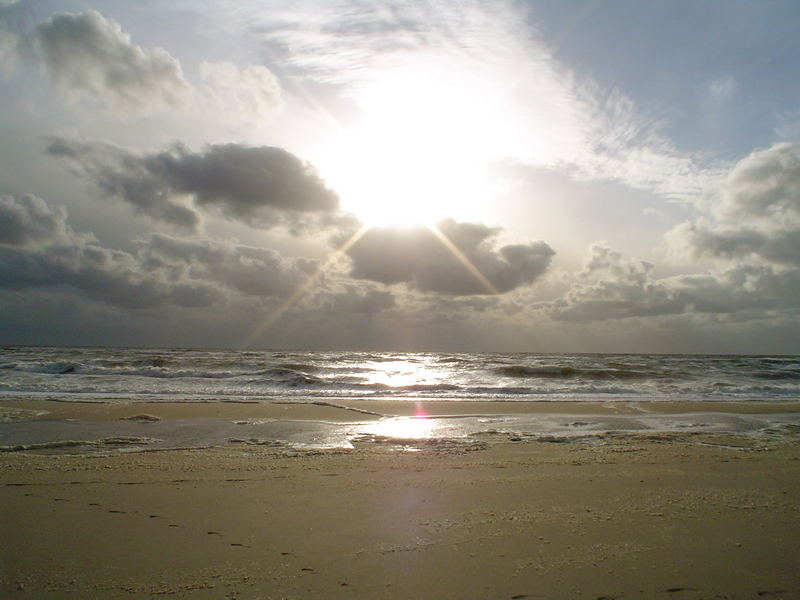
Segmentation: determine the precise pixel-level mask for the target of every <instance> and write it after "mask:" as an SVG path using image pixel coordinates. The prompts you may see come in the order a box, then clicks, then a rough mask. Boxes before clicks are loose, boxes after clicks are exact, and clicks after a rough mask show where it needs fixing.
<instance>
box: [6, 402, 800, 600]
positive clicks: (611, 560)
mask: <svg viewBox="0 0 800 600" xmlns="http://www.w3.org/2000/svg"><path fill="white" fill-rule="evenodd" d="M56 404H57V405H58V407H55V409H56V410H60V411H66V413H65V414H69V415H72V416H71V417H69V418H75V415H76V414H77V413H76V412H74V411H78V412H81V411H83V412H82V414H81V418H85V419H92V418H93V419H111V418H113V419H120V418H123V417H126V416H127V417H129V416H135V415H139V414H149V415H153V416H157V417H158V418H161V419H169V418H176V416H181V415H184V416H185V413H186V411H187V410H188V411H195V410H200V411H209V412H208V414H209V415H214V416H230V417H232V418H240V417H242V416H262V415H263V412H264V411H267V412H270V411H284V410H285V409H286V406H290V408H289V409H288V410H290V411H291V414H292V415H293V416H297V415H298V414H301V415H302V414H307V415H311V416H310V417H308V418H311V417H316V416H318V413H317V412H315V411H316V410H317V409H319V410H323V411H327V412H329V413H330V415H329V416H330V417H331V418H333V415H334V414H340V413H341V412H342V410H341V409H335V408H332V407H324V406H318V407H316V409H314V408H309V407H299V408H298V407H296V406H291V405H276V406H271V407H263V406H262V407H261V408H259V407H258V406H255V407H253V406H252V405H218V404H210V405H203V406H201V407H200V408H198V407H196V406H195V407H192V408H185V407H175V406H169V407H167V406H156V405H153V404H150V405H145V406H142V405H136V406H123V407H110V406H107V405H101V406H86V405H82V406H80V407H75V406H69V405H66V406H62V404H61V403H46V405H45V406H46V407H47V410H50V409H54V406H53V405H56ZM448 404H450V405H449V406H447V407H444V408H443V409H442V411H444V409H445V408H446V413H449V414H453V412H454V411H456V410H462V408H463V407H460V406H459V407H457V406H455V405H453V404H452V403H448ZM23 405H24V406H25V407H26V408H29V409H31V410H33V409H35V408H36V405H35V403H34V404H28V403H20V404H16V405H15V406H23ZM232 406H233V408H231V407H232ZM381 406H382V408H383V411H384V412H385V409H386V406H385V405H381ZM361 408H365V407H364V406H361ZM367 408H368V407H367ZM540 408H541V407H537V408H535V409H533V410H539V409H540ZM596 408H597V407H596ZM750 408H751V407H748V409H747V410H749V409H750ZM468 409H470V412H472V410H473V409H474V407H468V408H463V410H465V411H466V410H468ZM518 409H519V407H515V410H518ZM597 409H598V410H620V411H625V410H632V409H631V407H630V406H628V407H627V408H626V407H625V406H617V407H612V406H607V407H605V408H602V409H600V408H597ZM426 410H427V411H428V413H429V414H430V413H434V412H436V410H439V409H438V408H436V407H435V406H433V405H428V406H427V407H426ZM698 410H699V409H698ZM706 410H707V408H706ZM727 410H730V411H733V412H736V406H734V405H730V406H728V407H727ZM785 410H786V407H785V406H784V407H782V411H783V412H785ZM215 411H216V412H215ZM303 411H307V412H306V413H303ZM376 412H377V411H376ZM584 412H585V411H584ZM192 414H193V415H196V413H194V412H192ZM51 415H52V413H51ZM63 416H64V415H61V417H63ZM148 426H149V425H147V424H146V423H143V424H142V427H143V428H146V427H148ZM0 494H1V495H0V504H1V505H2V517H0V523H1V526H2V530H1V531H0V535H2V539H3V545H2V551H1V552H2V554H0V556H1V560H2V563H1V565H0V566H1V567H2V568H1V569H0V597H3V598H20V599H24V598H37V599H38V598H58V599H63V598H198V599H200V598H203V599H205V598H209V599H211V598H213V599H222V598H231V599H233V598H236V599H250V598H252V599H256V598H258V599H267V598H275V599H278V598H292V599H295V598H296V599H301V598H321V599H328V598H332V599H337V598H370V599H372V598H387V599H389V598H398V599H400V598H402V599H407V598H431V599H441V598H453V599H472V598H475V599H482V598H491V599H495V598H500V599H504V598H507V599H512V598H517V599H521V598H530V599H539V598H544V599H550V598H552V599H562V598H588V599H592V600H598V599H600V598H617V599H623V598H624V599H629V598H642V599H646V598H656V599H658V598H674V599H678V600H684V599H685V600H691V599H701V598H702V599H714V598H730V599H739V598H767V599H777V598H800V569H798V566H800V562H798V556H800V500H798V499H799V498H800V439H798V437H796V436H789V437H785V438H783V439H779V438H774V439H769V440H766V439H756V438H750V437H743V436H728V435H688V434H686V435H676V434H648V435H638V436H637V435H613V436H607V437H606V438H604V439H603V440H602V443H601V444H597V445H589V444H585V443H570V444H568V443H548V442H543V441H535V440H533V439H530V440H526V439H523V440H521V441H512V439H510V438H509V437H508V436H501V435H485V436H481V437H480V438H478V439H473V440H471V442H470V443H469V444H441V443H426V442H424V441H421V442H409V443H407V444H406V445H405V446H398V445H396V444H390V443H375V442H364V443H359V444H357V447H356V448H355V449H353V450H331V451H307V452H303V451H297V450H293V449H291V448H286V447H272V446H249V445H245V444H232V445H228V446H225V447H221V448H206V449H200V450H170V451H158V452H140V453H130V452H112V453H107V454H97V453H94V454H88V455H71V454H40V453H36V452H7V453H3V454H0Z"/></svg>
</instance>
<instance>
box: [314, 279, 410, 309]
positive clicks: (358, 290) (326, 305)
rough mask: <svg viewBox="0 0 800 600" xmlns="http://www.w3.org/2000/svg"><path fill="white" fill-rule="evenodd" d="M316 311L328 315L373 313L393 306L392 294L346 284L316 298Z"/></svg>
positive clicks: (395, 302)
mask: <svg viewBox="0 0 800 600" xmlns="http://www.w3.org/2000/svg"><path fill="white" fill-rule="evenodd" d="M318 301H319V307H318V309H317V311H316V312H323V313H325V314H328V315H375V314H378V313H380V312H382V311H384V310H388V309H390V308H394V307H395V306H396V305H397V301H396V299H395V297H394V294H392V293H391V292H387V291H386V290H377V289H373V288H367V289H363V286H354V285H346V286H344V290H343V291H339V292H328V293H324V294H323V295H321V296H320V298H319V299H318Z"/></svg>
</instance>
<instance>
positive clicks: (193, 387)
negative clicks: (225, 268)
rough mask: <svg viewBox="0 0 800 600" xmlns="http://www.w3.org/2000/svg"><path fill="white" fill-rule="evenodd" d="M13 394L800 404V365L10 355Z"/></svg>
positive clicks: (575, 358)
mask: <svg viewBox="0 0 800 600" xmlns="http://www.w3.org/2000/svg"><path fill="white" fill-rule="evenodd" d="M2 395H6V396H7V395H13V396H26V395H30V396H44V397H47V398H54V399H58V400H61V401H81V402H87V401H104V402H113V401H124V402H137V401H146V402H153V401H170V402H174V401H202V400H215V401H236V400H245V401H250V400H252V401H257V400H259V399H265V400H268V399H274V398H294V399H343V398H373V399H379V398H388V399H393V400H402V399H408V400H418V399H420V398H429V399H436V400H460V401H471V400H488V401H498V400H502V401H519V402H526V401H537V402H542V401H548V400H558V401H562V402H563V401H583V402H597V401H603V402H604V401H609V400H642V401H687V400H688V401H704V402H714V401H720V400H722V401H747V402H761V401H772V402H775V401H783V400H788V401H797V400H798V399H800V357H798V356H731V355H659V354H528V353H508V354H505V353H491V354H482V353H473V354H460V353H446V352H413V353H403V352H341V351H273V350H263V351H256V350H202V349H163V348H62V347H22V346H19V347H15V346H6V347H3V348H1V349H0V396H2Z"/></svg>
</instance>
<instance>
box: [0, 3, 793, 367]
mask: <svg viewBox="0 0 800 600" xmlns="http://www.w3.org/2000/svg"><path fill="white" fill-rule="evenodd" d="M409 5H411V6H409ZM799 20H800V7H798V5H797V3H795V2H792V1H785V2H781V1H774V2H766V1H765V2H725V3H721V2H711V1H708V2H704V1H669V2H666V1H665V2H639V1H636V0H630V1H628V0H615V1H606V2H604V1H600V0H594V1H588V0H587V1H578V0H576V1H574V2H563V1H560V0H558V1H556V0H543V1H535V0H532V1H529V2H496V3H486V2H478V1H475V2H457V3H456V2H437V1H432V2H426V3H401V2H375V1H371V2H332V1H322V0H319V1H302V0H300V1H271V0H263V1H253V2H246V3H244V2H233V1H229V0H211V1H209V2H204V3H203V4H202V7H199V6H198V5H197V3H194V2H180V1H177V2H175V1H173V2H147V3H139V2H123V1H121V0H119V1H118V0H104V1H103V2H96V3H92V2H85V1H83V0H27V1H24V0H23V1H19V2H8V1H5V2H2V3H0V106H2V108H3V110H2V111H0V145H1V146H2V147H0V343H62V344H138V345H170V346H175V345H179V346H184V345H213V346H241V345H249V346H256V347H308V348H329V347H332V348H376V349H405V350H415V349H444V350H455V351H458V350H464V351H472V350H531V351H599V352H603V351H631V352H637V351H654V352H743V353H746V352H752V353H756V352H765V353H772V352H790V353H795V352H799V351H800V342H798V340H800V322H799V321H798V308H800V146H798V145H796V144H795V142H797V141H798V139H800V104H798V98H800V80H798V78H797V76H796V70H797V65H798V64H800V44H799V43H798V42H797V40H796V38H797V35H796V23H797V22H798V21H799Z"/></svg>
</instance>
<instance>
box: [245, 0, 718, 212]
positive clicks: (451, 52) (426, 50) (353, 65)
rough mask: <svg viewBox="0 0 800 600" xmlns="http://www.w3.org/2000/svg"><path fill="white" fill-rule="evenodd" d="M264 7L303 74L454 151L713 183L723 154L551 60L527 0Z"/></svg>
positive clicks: (645, 182)
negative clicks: (698, 146)
mask: <svg viewBox="0 0 800 600" xmlns="http://www.w3.org/2000/svg"><path fill="white" fill-rule="evenodd" d="M261 8H262V7H253V8H250V9H249V11H250V13H249V14H248V15H247V17H248V20H249V22H250V25H251V27H252V30H253V31H254V33H256V35H259V36H260V37H261V39H262V40H263V41H264V43H265V45H267V46H268V51H269V52H270V53H271V54H272V55H276V56H280V57H281V58H282V59H283V60H284V62H285V63H286V65H287V70H288V72H290V73H291V74H292V75H293V76H294V77H296V78H297V80H298V81H301V82H303V81H306V82H311V85H310V86H309V88H310V89H316V90H320V89H322V90H324V89H325V87H326V86H330V87H331V89H334V90H335V93H336V95H337V97H338V98H342V97H344V98H346V99H348V100H350V101H352V102H353V103H354V104H355V105H356V106H357V107H358V109H360V110H361V111H362V114H363V115H365V118H367V119H370V118H374V117H375V113H378V116H379V118H384V117H388V118H389V121H390V122H395V123H396V122H398V121H402V122H407V123H408V124H409V127H411V128H412V129H414V130H415V131H411V132H407V135H408V136H409V137H410V138H424V139H425V140H426V145H427V146H426V147H430V146H431V145H435V144H437V143H440V144H442V145H445V146H448V144H449V147H450V148H451V149H452V147H453V145H454V144H453V142H452V140H453V139H454V137H457V136H461V135H463V136H464V140H465V141H464V143H463V144H460V147H459V152H460V154H462V156H461V158H462V161H463V158H464V157H469V159H470V160H471V161H473V162H474V163H478V164H480V165H481V166H483V165H485V164H488V163H493V162H497V161H510V162H517V163H519V164H521V165H527V166H530V167H532V168H552V169H558V170H561V171H564V172H566V173H569V174H570V175H571V176H573V177H575V178H576V179H579V180H594V179H601V180H602V179H607V180H614V181H620V182H622V183H624V184H627V185H629V186H631V187H634V188H638V189H645V190H648V191H654V192H656V193H658V194H660V195H663V196H665V197H668V198H672V199H680V200H682V201H687V200H691V199H701V198H704V197H705V196H706V195H707V194H708V193H709V192H710V191H711V190H712V189H713V188H714V186H716V185H717V184H718V181H719V177H720V174H721V173H720V170H719V168H718V165H715V164H712V163H711V162H710V161H709V160H708V157H706V156H703V155H700V154H692V153H688V152H684V151H682V150H681V149H679V148H677V147H676V146H675V145H674V144H673V143H672V142H671V141H670V139H669V138H668V137H667V136H666V135H664V134H663V133H662V132H663V131H664V130H666V128H667V126H668V125H669V124H668V123H667V121H666V120H664V119H663V118H662V116H661V114H656V113H655V111H652V112H648V111H647V110H646V109H643V107H642V106H641V105H639V104H637V103H636V102H634V101H633V99H631V97H629V96H626V95H625V94H623V93H622V92H620V91H619V90H618V89H607V88H606V89H604V88H603V87H602V86H601V85H600V84H599V83H597V82H595V81H592V80H590V79H586V78H584V79H579V78H578V77H577V75H576V74H575V73H574V72H572V71H571V70H570V69H569V68H568V67H567V66H566V65H564V64H562V63H560V62H559V61H558V60H557V59H556V58H555V55H554V53H553V49H552V48H551V47H548V46H547V44H545V43H544V42H543V41H542V37H541V36H537V35H536V32H535V30H534V29H533V28H532V27H531V26H530V24H531V20H532V18H533V17H535V16H536V15H535V11H533V13H531V9H530V8H529V7H526V6H525V3H519V2H506V1H501V2H496V3H492V4H491V5H488V4H486V3H485V2H483V3H482V2H477V1H466V2H459V3H457V4H452V3H441V2H436V3H408V2H398V1H395V0H390V1H388V2H381V3H379V4H375V5H373V4H371V3H349V4H342V3H338V2H337V3H325V2H322V3H320V2H313V1H312V2H299V3H298V2H295V3H292V4H291V8H283V9H277V10H270V11H264V10H262V9H261ZM245 10H248V9H245ZM319 97H323V95H322V94H319ZM389 109H391V110H389ZM656 110H658V108H656ZM387 113H388V115H387ZM498 115H502V117H500V118H499V117H498ZM473 142H477V143H473ZM470 168H474V167H470Z"/></svg>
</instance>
